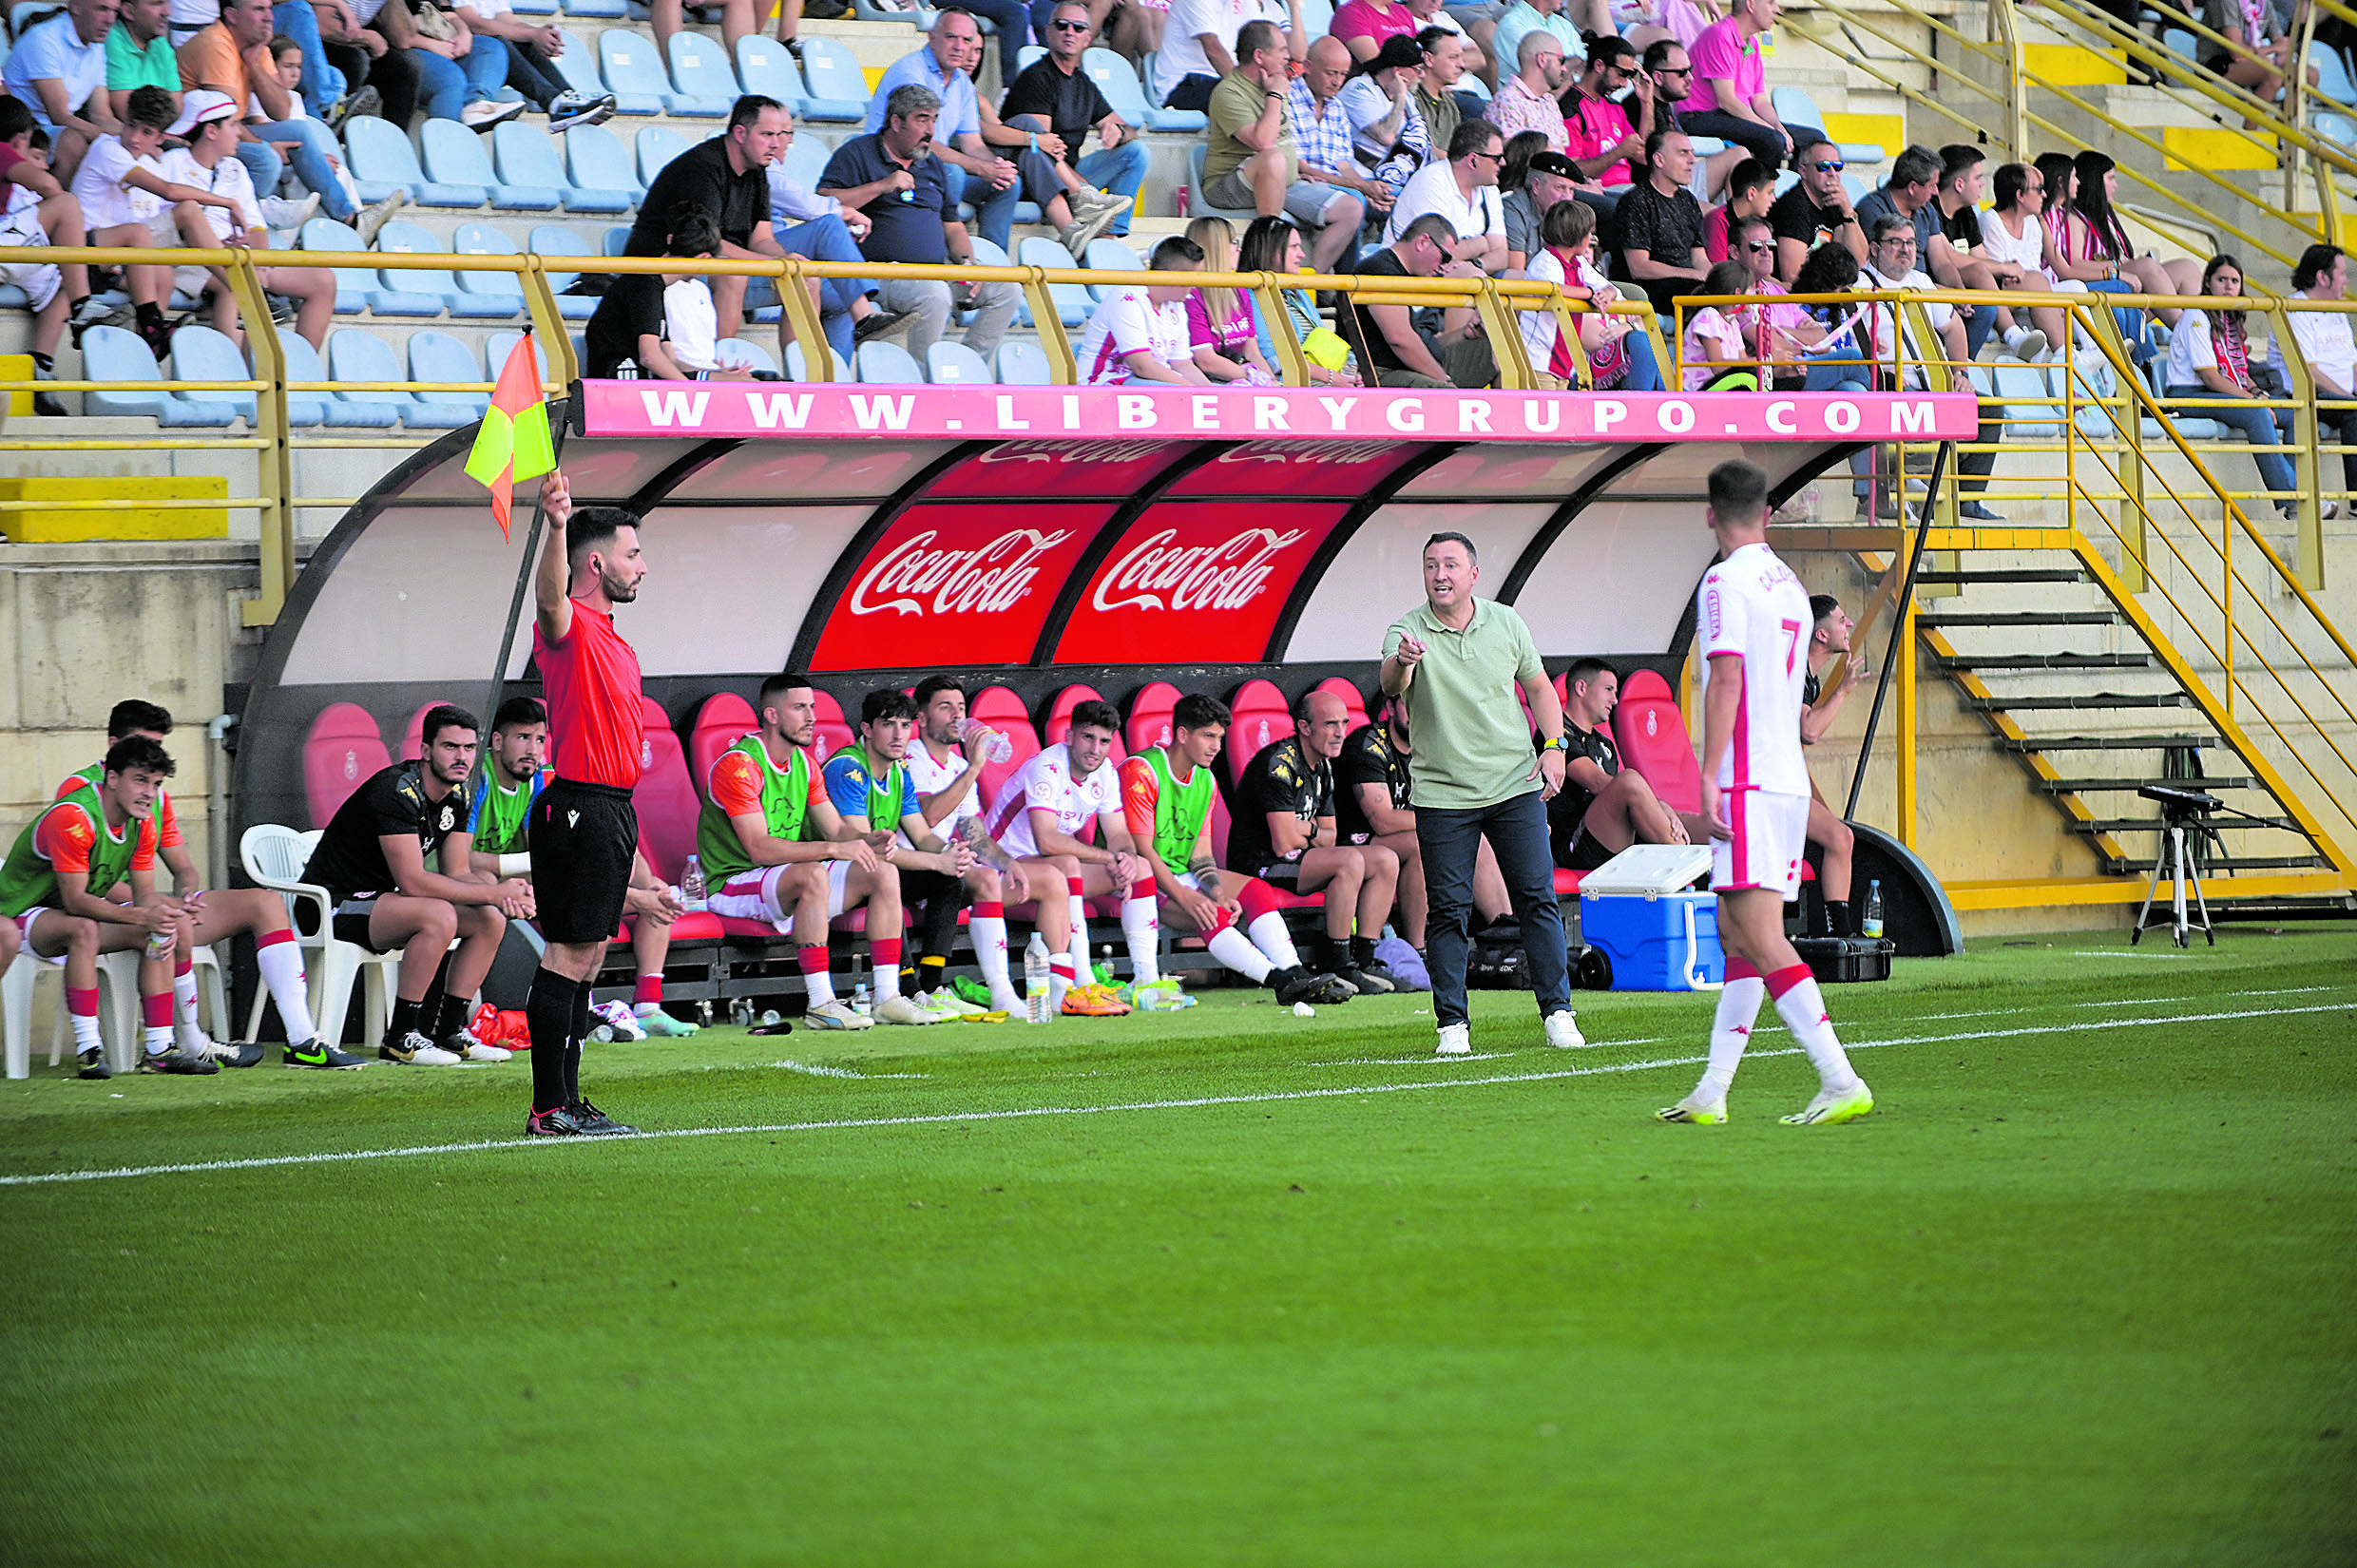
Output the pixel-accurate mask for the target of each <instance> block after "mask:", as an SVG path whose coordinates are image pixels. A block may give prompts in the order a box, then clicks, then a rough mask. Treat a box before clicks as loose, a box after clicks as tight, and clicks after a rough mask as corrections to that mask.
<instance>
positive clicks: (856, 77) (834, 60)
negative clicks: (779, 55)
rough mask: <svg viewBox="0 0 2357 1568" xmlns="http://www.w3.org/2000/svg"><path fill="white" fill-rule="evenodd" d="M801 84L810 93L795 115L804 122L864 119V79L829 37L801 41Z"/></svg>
mask: <svg viewBox="0 0 2357 1568" xmlns="http://www.w3.org/2000/svg"><path fill="white" fill-rule="evenodd" d="M802 81H803V83H804V84H805V85H806V86H808V87H809V89H810V92H809V95H808V96H807V97H805V98H804V99H803V100H802V101H801V102H800V103H799V104H797V105H795V113H797V114H799V115H801V116H802V117H803V118H804V119H806V120H825V121H830V122H834V123H836V124H858V123H859V122H860V121H863V120H865V119H867V117H868V99H869V96H870V94H869V92H868V78H867V76H866V74H865V73H864V72H862V71H861V70H860V68H859V62H858V61H857V60H855V59H853V57H852V52H851V50H849V49H847V48H844V47H843V46H842V45H840V44H838V43H836V42H835V41H834V39H832V38H805V39H803V40H802Z"/></svg>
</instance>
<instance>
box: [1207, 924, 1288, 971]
mask: <svg viewBox="0 0 2357 1568" xmlns="http://www.w3.org/2000/svg"><path fill="white" fill-rule="evenodd" d="M1204 946H1205V947H1209V948H1210V949H1211V956H1212V957H1214V958H1216V959H1217V960H1218V961H1219V962H1220V963H1222V964H1224V965H1226V966H1228V967H1229V968H1231V969H1234V970H1235V971H1236V973H1237V974H1240V975H1242V976H1243V977H1244V978H1245V979H1246V980H1249V981H1251V982H1252V983H1253V984H1254V985H1259V984H1260V983H1261V982H1262V981H1264V980H1266V979H1268V978H1269V971H1270V970H1272V969H1274V968H1276V967H1277V966H1276V965H1274V964H1271V963H1270V962H1269V961H1268V959H1267V957H1266V956H1265V955H1263V954H1262V952H1261V951H1260V949H1259V948H1257V947H1254V946H1253V945H1252V943H1251V941H1250V940H1249V939H1248V938H1247V937H1246V936H1245V935H1244V933H1243V932H1241V931H1239V930H1237V929H1236V927H1233V926H1222V927H1220V928H1219V932H1218V934H1217V936H1214V937H1213V938H1212V939H1211V940H1210V941H1209V942H1207V943H1205V944H1204ZM1287 967H1290V966H1287Z"/></svg>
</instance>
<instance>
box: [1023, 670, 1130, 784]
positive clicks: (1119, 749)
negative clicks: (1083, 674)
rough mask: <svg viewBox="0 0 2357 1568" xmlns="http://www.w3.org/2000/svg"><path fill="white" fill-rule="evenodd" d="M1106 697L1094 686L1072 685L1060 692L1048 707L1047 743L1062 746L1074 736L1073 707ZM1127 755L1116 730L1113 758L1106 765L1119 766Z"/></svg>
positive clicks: (1100, 700)
mask: <svg viewBox="0 0 2357 1568" xmlns="http://www.w3.org/2000/svg"><path fill="white" fill-rule="evenodd" d="M1103 700H1104V698H1102V697H1101V696H1100V695H1098V692H1097V688H1096V687H1094V686H1082V685H1072V686H1066V687H1065V688H1064V690H1063V691H1060V692H1058V693H1057V694H1056V700H1055V701H1054V702H1052V703H1050V704H1049V705H1048V709H1047V729H1046V731H1045V733H1044V739H1045V740H1046V742H1047V744H1048V745H1050V746H1061V745H1064V743H1065V742H1066V741H1068V740H1070V739H1071V738H1072V710H1073V709H1075V708H1077V707H1079V706H1080V705H1081V704H1082V703H1083V702H1102V701H1103ZM1127 755H1129V752H1128V750H1127V749H1126V748H1124V747H1123V746H1122V744H1121V735H1120V734H1119V732H1116V733H1115V735H1114V736H1113V755H1112V760H1110V761H1108V762H1107V763H1106V764H1105V766H1106V767H1108V768H1118V767H1120V766H1121V759H1122V758H1123V757H1125V756H1127Z"/></svg>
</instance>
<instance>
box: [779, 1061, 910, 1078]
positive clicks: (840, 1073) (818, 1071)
mask: <svg viewBox="0 0 2357 1568" xmlns="http://www.w3.org/2000/svg"><path fill="white" fill-rule="evenodd" d="M770 1065H771V1066H773V1067H783V1068H784V1069H785V1070H786V1071H787V1072H790V1073H808V1074H809V1075H810V1076H811V1077H813V1078H856V1079H861V1080H873V1079H879V1078H930V1077H932V1076H933V1075H932V1074H930V1073H858V1072H853V1070H852V1069H851V1068H849V1067H822V1066H815V1065H814V1064H812V1063H810V1062H807V1061H773V1062H771V1063H770Z"/></svg>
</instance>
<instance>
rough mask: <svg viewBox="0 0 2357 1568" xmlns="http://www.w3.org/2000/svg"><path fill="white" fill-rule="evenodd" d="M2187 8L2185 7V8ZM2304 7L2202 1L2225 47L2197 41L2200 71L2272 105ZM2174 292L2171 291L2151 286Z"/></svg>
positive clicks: (2311, 78)
mask: <svg viewBox="0 0 2357 1568" xmlns="http://www.w3.org/2000/svg"><path fill="white" fill-rule="evenodd" d="M2186 9H2187V10H2189V11H2190V10H2192V9H2193V8H2192V7H2191V6H2190V5H2189V6H2188V7H2187V8H2186ZM2305 9H2306V7H2305V6H2294V7H2290V8H2279V7H2277V6H2275V5H2271V4H2269V3H2268V0H2202V6H2201V20H2202V23H2203V25H2204V26H2206V27H2207V28H2208V29H2210V30H2211V31H2212V32H2213V33H2216V34H2217V35H2218V36H2219V37H2221V38H2223V39H2225V40H2226V42H2227V46H2228V47H2227V48H2218V47H2217V46H2216V45H2214V44H2212V43H2210V42H2209V41H2207V40H2204V41H2203V42H2202V45H2201V66H2202V69H2204V70H2207V71H2213V72H2215V73H2216V74H2218V75H2220V76H2223V77H2225V78H2226V79H2227V80H2228V81H2229V82H2231V83H2232V84H2233V85H2234V86H2238V87H2247V88H2249V89H2250V90H2251V93H2252V96H2253V97H2255V98H2257V99H2258V100H2259V102H2260V103H2262V104H2272V103H2274V102H2276V100H2277V99H2279V98H2280V97H2282V95H2283V90H2284V74H2285V73H2286V72H2287V71H2289V70H2290V68H2291V51H2292V50H2293V49H2295V48H2298V47H2299V45H2298V43H2297V42H2296V40H2295V36H2294V35H2295V33H2296V30H2297V29H2294V28H2292V27H2291V26H2290V19H2291V17H2292V16H2293V15H2296V14H2297V13H2298V12H2299V11H2300V10H2305ZM2318 76H2319V72H2318V71H2317V69H2316V67H2314V66H2310V67H2308V85H2309V86H2311V87H2312V86H2315V85H2316V83H2317V80H2318ZM2242 128H2243V129H2245V130H2256V129H2258V122H2257V121H2255V120H2250V119H2246V120H2244V121H2243V123H2242ZM2154 292H2156V293H2174V292H2178V291H2174V290H2156V291H2154Z"/></svg>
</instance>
